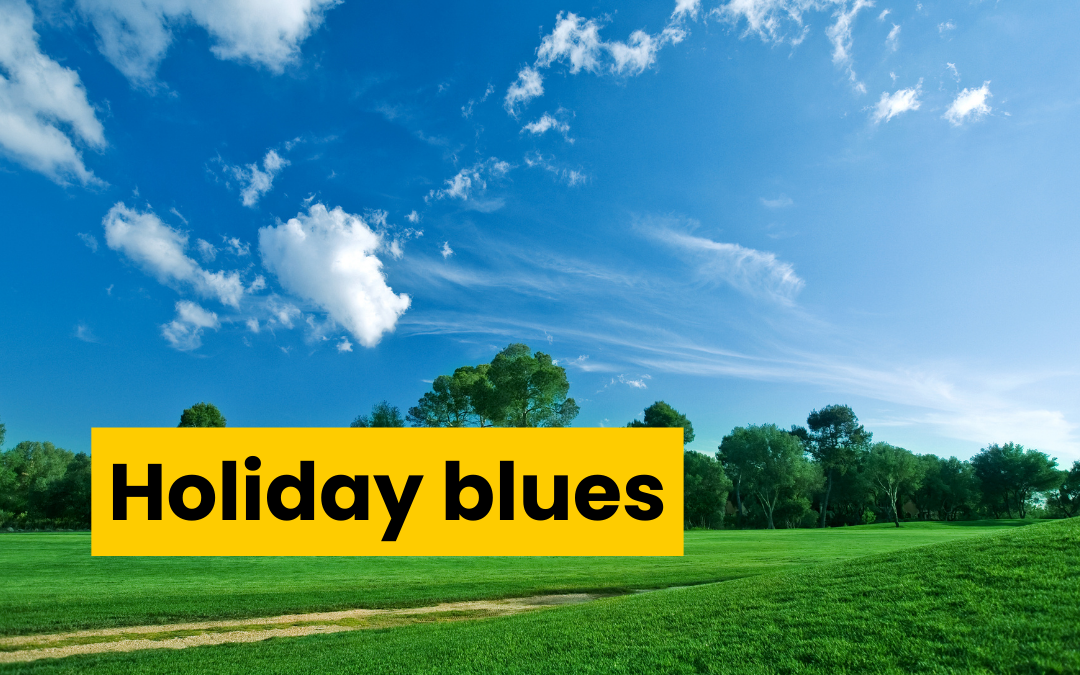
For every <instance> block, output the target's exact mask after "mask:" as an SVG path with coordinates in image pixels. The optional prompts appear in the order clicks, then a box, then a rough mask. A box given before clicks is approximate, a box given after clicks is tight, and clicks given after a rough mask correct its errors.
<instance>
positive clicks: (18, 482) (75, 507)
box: [0, 343, 1080, 529]
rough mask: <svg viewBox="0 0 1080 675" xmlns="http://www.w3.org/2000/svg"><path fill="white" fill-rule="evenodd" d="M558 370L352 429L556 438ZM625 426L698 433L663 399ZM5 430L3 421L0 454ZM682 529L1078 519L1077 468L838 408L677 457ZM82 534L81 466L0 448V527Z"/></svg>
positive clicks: (483, 368) (44, 451)
mask: <svg viewBox="0 0 1080 675" xmlns="http://www.w3.org/2000/svg"><path fill="white" fill-rule="evenodd" d="M569 390H570V384H569V380H568V379H567V376H566V370H565V369H564V368H563V367H562V366H559V365H558V363H557V362H556V361H555V360H554V359H552V358H551V356H550V355H547V354H544V353H543V352H539V351H537V352H535V353H534V352H532V350H530V349H529V347H528V346H526V345H524V344H520V343H518V344H512V345H509V346H508V347H507V348H506V349H504V350H502V351H500V352H499V353H498V354H496V355H495V357H494V358H493V359H492V360H491V362H489V363H483V364H479V365H470V366H462V367H460V368H457V369H456V370H454V372H453V373H452V374H450V375H445V374H444V375H439V376H438V377H436V378H435V379H434V380H433V381H432V384H431V389H430V391H427V392H425V393H424V394H423V395H422V396H421V397H420V399H419V400H418V401H417V403H416V405H415V406H412V407H410V408H409V409H408V410H407V412H406V414H405V415H404V416H402V414H401V412H400V409H399V408H398V407H397V406H394V405H391V404H390V403H389V402H387V401H381V402H379V403H376V404H375V405H374V406H373V407H372V410H371V412H370V413H369V414H363V415H358V416H357V417H356V418H355V419H354V420H353V421H352V424H351V425H350V426H353V427H403V426H406V425H410V426H416V427H463V426H473V427H563V426H569V425H570V423H571V422H572V421H573V420H574V418H575V417H577V414H578V405H577V403H576V402H575V401H574V399H573V398H571V397H570V396H569ZM225 425H226V419H225V417H224V416H223V415H222V414H221V411H220V410H218V408H217V407H216V406H214V405H213V404H212V403H205V402H202V403H197V404H195V405H193V406H191V407H190V408H187V409H186V410H184V411H183V413H182V414H181V416H180V424H179V425H178V426H181V427H224V426H225ZM626 426H628V427H679V428H682V430H683V445H684V448H685V446H686V445H688V444H689V443H691V442H693V440H694V427H693V424H692V423H691V422H690V420H689V419H687V417H686V415H684V414H682V413H680V412H679V411H678V410H676V409H675V408H673V407H672V406H670V405H669V404H667V403H666V402H664V401H657V402H655V403H653V404H652V405H650V406H649V407H648V408H646V409H645V411H644V415H643V418H642V419H641V420H638V419H634V420H631V421H630V422H628V423H627V425H626ZM5 432H6V428H5V426H4V424H2V423H0V448H2V447H3V443H4V440H5ZM683 468H684V482H683V490H684V515H685V524H686V526H687V527H688V528H724V527H738V528H770V529H771V528H778V527H785V528H791V527H815V526H816V527H826V526H837V525H858V524H866V523H871V522H875V521H877V520H879V519H882V520H884V519H888V520H891V521H892V522H893V523H894V524H895V525H896V526H898V527H899V526H900V523H901V522H902V521H903V520H904V519H905V518H918V519H936V520H958V519H967V518H979V517H990V518H1001V517H1006V518H1016V517H1019V518H1026V517H1029V516H1038V517H1072V516H1075V515H1080V462H1074V463H1073V465H1072V467H1071V468H1070V469H1069V470H1067V471H1065V470H1060V469H1058V468H1057V462H1056V460H1055V459H1052V458H1050V457H1049V456H1047V455H1046V454H1045V453H1042V452H1039V451H1037V450H1034V449H1025V448H1024V447H1023V446H1022V445H1018V444H1015V443H1006V444H1004V445H998V444H989V445H987V447H985V448H983V449H982V450H981V451H980V452H979V453H978V454H976V455H975V456H974V457H972V458H971V459H970V460H963V461H961V460H958V459H957V458H956V457H949V458H947V459H945V458H941V457H937V456H935V455H932V454H921V455H919V454H915V453H913V452H910V451H909V450H906V449H904V448H900V447H896V446H893V445H890V444H889V443H884V442H874V440H873V434H872V433H871V432H869V431H867V430H866V429H865V428H864V427H863V425H861V424H859V421H858V418H857V417H856V416H855V413H854V412H853V411H852V409H851V408H850V407H848V406H846V405H829V406H825V407H823V408H821V409H820V410H813V411H811V413H810V414H809V416H808V417H807V420H806V426H798V425H793V426H791V427H789V428H786V429H785V428H782V427H780V426H777V425H776V424H760V425H752V424H750V425H746V426H742V427H736V428H735V429H733V430H732V431H731V432H730V433H729V434H727V435H726V436H724V438H723V440H722V441H721V443H720V445H719V446H718V447H717V451H716V452H715V453H714V454H711V455H709V454H704V453H700V452H696V451H692V450H685V452H684V461H683ZM89 526H90V457H89V456H88V455H86V454H85V453H73V452H71V451H68V450H64V449H63V448H57V447H55V446H54V445H53V444H52V443H48V442H36V441H24V442H21V443H19V444H17V445H16V446H14V447H12V448H10V449H9V450H6V451H4V450H0V527H5V528H13V529H85V528H88V527H89Z"/></svg>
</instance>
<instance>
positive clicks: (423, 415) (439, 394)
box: [407, 363, 494, 427]
mask: <svg viewBox="0 0 1080 675" xmlns="http://www.w3.org/2000/svg"><path fill="white" fill-rule="evenodd" d="M489 367H490V366H489V365H488V364H486V363H485V364H481V365H479V366H462V367H460V368H458V369H457V370H455V371H454V374H453V375H439V376H438V377H436V378H435V381H434V382H433V383H432V385H431V391H429V392H427V393H426V394H424V395H423V396H422V397H421V398H420V401H419V403H417V404H416V405H415V406H413V407H412V408H409V412H408V415H407V417H408V420H409V423H410V424H412V425H413V426H414V427H462V426H469V425H471V424H475V425H476V426H480V427H486V426H491V420H490V419H488V418H487V417H486V416H485V415H486V413H487V412H488V411H489V410H490V409H491V408H492V407H493V404H492V399H493V394H494V386H493V385H492V384H491V381H490V380H488V378H487V372H488V368H489Z"/></svg>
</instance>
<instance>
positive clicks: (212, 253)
mask: <svg viewBox="0 0 1080 675" xmlns="http://www.w3.org/2000/svg"><path fill="white" fill-rule="evenodd" d="M195 248H196V249H198V251H199V255H200V256H202V259H203V262H213V260H214V258H216V257H217V247H216V246H214V245H213V244H211V243H210V242H208V241H206V240H205V239H196V240H195Z"/></svg>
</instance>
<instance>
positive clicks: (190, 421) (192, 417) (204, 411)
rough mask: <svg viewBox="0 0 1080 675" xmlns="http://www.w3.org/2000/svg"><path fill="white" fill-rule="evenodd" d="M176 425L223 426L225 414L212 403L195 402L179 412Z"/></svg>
mask: <svg viewBox="0 0 1080 675" xmlns="http://www.w3.org/2000/svg"><path fill="white" fill-rule="evenodd" d="M176 426H178V427H223V426H225V416H224V415H222V414H221V411H220V410H218V409H217V406H216V405H214V404H213V403H196V404H195V405H193V406H191V407H190V408H188V409H187V410H185V411H184V412H182V413H181V414H180V424H178V425H176Z"/></svg>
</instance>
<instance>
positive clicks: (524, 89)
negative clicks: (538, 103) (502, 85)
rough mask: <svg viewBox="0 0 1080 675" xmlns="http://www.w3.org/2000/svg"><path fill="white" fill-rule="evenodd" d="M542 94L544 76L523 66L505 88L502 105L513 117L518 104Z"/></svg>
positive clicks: (516, 111) (525, 102) (523, 103)
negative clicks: (515, 77)
mask: <svg viewBox="0 0 1080 675" xmlns="http://www.w3.org/2000/svg"><path fill="white" fill-rule="evenodd" d="M543 95H544V78H543V76H542V75H540V71H538V70H536V69H535V68H530V67H529V66H525V67H524V68H522V69H521V71H520V72H519V73H518V76H517V79H516V80H514V82H513V83H511V85H510V87H509V88H508V89H507V90H506V98H505V99H504V100H503V107H504V108H506V112H508V113H510V114H511V115H513V116H514V117H517V116H518V113H519V110H518V106H522V105H525V104H527V103H528V102H529V101H531V100H533V99H534V98H536V97H537V96H543Z"/></svg>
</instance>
